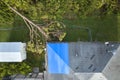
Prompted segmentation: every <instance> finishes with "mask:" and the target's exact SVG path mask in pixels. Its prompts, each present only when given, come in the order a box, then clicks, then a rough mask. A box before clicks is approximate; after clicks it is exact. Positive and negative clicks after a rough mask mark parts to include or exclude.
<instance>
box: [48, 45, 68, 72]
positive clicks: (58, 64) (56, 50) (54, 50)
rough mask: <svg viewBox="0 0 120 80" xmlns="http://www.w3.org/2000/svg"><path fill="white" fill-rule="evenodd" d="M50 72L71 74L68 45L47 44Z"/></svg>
mask: <svg viewBox="0 0 120 80" xmlns="http://www.w3.org/2000/svg"><path fill="white" fill-rule="evenodd" d="M47 54H48V72H49V73H55V74H68V73H69V59H68V43H47Z"/></svg>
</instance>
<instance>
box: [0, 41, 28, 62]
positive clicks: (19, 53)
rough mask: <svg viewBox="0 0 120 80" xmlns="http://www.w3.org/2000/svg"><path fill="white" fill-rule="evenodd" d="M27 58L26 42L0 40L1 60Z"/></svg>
mask: <svg viewBox="0 0 120 80" xmlns="http://www.w3.org/2000/svg"><path fill="white" fill-rule="evenodd" d="M25 59H26V44H25V43H22V42H0V62H22V61H23V60H25Z"/></svg>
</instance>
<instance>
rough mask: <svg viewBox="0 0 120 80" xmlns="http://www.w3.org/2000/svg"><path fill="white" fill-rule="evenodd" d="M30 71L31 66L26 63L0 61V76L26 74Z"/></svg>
mask: <svg viewBox="0 0 120 80" xmlns="http://www.w3.org/2000/svg"><path fill="white" fill-rule="evenodd" d="M29 72H31V67H30V66H29V65H28V64H27V63H26V62H22V63H0V77H4V76H5V75H13V74H18V73H21V74H27V73H29Z"/></svg>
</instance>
